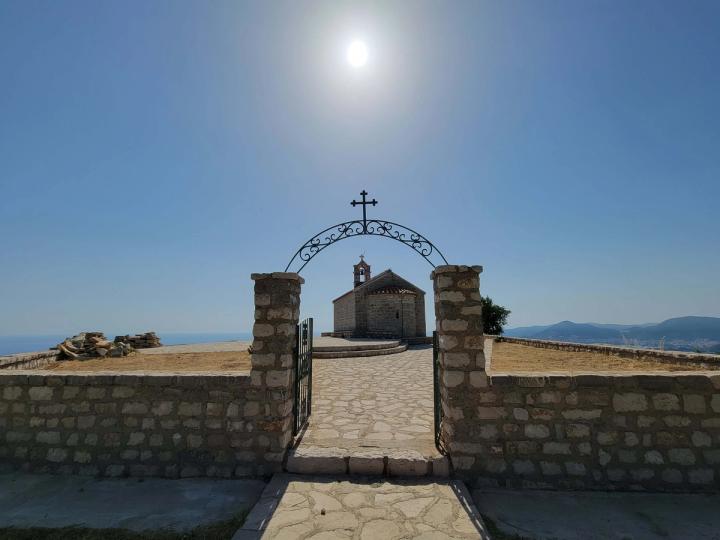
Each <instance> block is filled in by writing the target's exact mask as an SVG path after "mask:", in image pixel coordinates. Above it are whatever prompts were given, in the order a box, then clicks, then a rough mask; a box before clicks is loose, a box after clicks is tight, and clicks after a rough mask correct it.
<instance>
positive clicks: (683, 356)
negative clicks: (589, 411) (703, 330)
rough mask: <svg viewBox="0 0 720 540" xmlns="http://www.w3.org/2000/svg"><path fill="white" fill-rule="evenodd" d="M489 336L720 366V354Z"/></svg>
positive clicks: (535, 344)
mask: <svg viewBox="0 0 720 540" xmlns="http://www.w3.org/2000/svg"><path fill="white" fill-rule="evenodd" d="M488 337H492V338H494V339H495V340H496V341H504V342H507V343H517V344H518V345H527V346H529V347H537V348H540V349H553V350H558V351H572V352H594V353H600V354H606V355H608V356H618V357H620V358H629V359H631V360H643V359H652V360H653V361H654V362H668V363H672V364H675V363H677V362H687V363H690V364H696V365H699V366H705V367H707V368H712V369H715V368H718V367H720V355H717V354H705V353H691V352H681V351H662V350H660V349H640V348H633V347H620V346H618V345H599V344H592V343H568V342H565V341H551V340H545V339H529V338H516V337H507V336H488Z"/></svg>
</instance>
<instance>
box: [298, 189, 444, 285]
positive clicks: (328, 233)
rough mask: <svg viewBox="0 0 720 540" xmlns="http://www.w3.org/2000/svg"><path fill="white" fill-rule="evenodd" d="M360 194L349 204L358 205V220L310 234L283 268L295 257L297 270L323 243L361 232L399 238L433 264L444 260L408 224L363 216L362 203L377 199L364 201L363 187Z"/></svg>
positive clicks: (364, 210)
mask: <svg viewBox="0 0 720 540" xmlns="http://www.w3.org/2000/svg"><path fill="white" fill-rule="evenodd" d="M360 195H362V201H352V202H351V203H350V204H351V205H352V206H356V205H362V209H363V218H362V220H359V219H357V220H353V221H346V222H344V223H338V224H337V225H333V226H332V227H328V228H327V229H325V230H323V231H320V232H319V233H317V234H316V235H314V236H313V237H312V238H310V239H309V240H308V241H307V242H305V243H304V244H303V245H302V246H300V248H299V249H298V250H297V251H296V252H295V255H293V257H292V259H290V262H289V263H288V265H287V267H286V268H285V271H286V272H288V271H289V270H290V267H291V266H293V263H295V262H296V261H297V262H296V264H300V263H302V264H301V266H300V268H298V269H297V270H296V271H297V272H300V271H301V270H302V269H303V268H305V266H306V265H307V264H308V263H309V262H310V261H311V260H312V259H313V257H315V255H317V254H318V253H320V252H321V251H323V250H324V249H325V248H326V247H328V246H330V245H332V244H334V243H335V242H339V241H340V240H345V239H346V238H353V237H355V236H363V235H369V236H381V237H383V238H390V239H391V240H396V241H398V242H401V243H403V244H405V245H406V246H408V247H409V248H411V249H412V250H414V251H415V252H416V253H418V254H419V255H420V256H421V257H422V258H423V259H425V260H426V261H427V262H428V263H429V264H430V266H432V267H433V268H434V267H435V266H437V265H438V264H443V263H444V264H448V262H447V259H446V258H445V256H444V255H443V254H442V253H441V252H440V250H439V249H438V248H437V246H436V245H435V244H433V243H432V242H431V241H430V240H428V239H427V238H426V237H425V236H423V235H422V234H420V233H419V232H417V231H415V230H413V229H411V228H410V227H406V226H405V225H401V224H399V223H394V222H392V221H388V220H385V219H367V214H366V207H367V206H368V205H372V206H375V205H376V204H377V201H376V200H375V199H373V200H372V201H366V200H365V196H366V195H367V192H366V191H363V192H362V193H360Z"/></svg>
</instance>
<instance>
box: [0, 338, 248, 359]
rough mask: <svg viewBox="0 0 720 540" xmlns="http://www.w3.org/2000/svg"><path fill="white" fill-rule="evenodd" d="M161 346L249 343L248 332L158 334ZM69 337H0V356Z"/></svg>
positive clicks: (33, 349)
mask: <svg viewBox="0 0 720 540" xmlns="http://www.w3.org/2000/svg"><path fill="white" fill-rule="evenodd" d="M127 333H128V332H122V333H120V332H118V333H117V334H113V333H110V332H105V335H106V336H107V337H108V339H113V338H114V337H115V336H116V335H125V334H127ZM157 334H158V337H159V338H160V341H161V342H162V344H163V345H188V344H191V343H212V342H214V341H251V340H252V334H251V333H250V332H158V333H157ZM67 337H70V336H68V335H63V334H46V335H34V336H31V335H27V336H0V356H2V355H6V354H15V353H22V352H37V351H45V350H47V349H49V348H50V347H54V346H55V345H57V344H58V343H61V342H62V341H63V340H64V339H65V338H67Z"/></svg>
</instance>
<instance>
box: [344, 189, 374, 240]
mask: <svg viewBox="0 0 720 540" xmlns="http://www.w3.org/2000/svg"><path fill="white" fill-rule="evenodd" d="M367 194H368V192H367V191H365V190H364V189H363V190H362V191H361V192H360V195H362V201H356V200H355V199H353V200H352V201H351V202H350V204H351V205H352V206H353V208H354V207H355V206H357V205H358V204H360V205H362V210H363V232H367V206H368V205H369V204H371V205H372V206H376V205H377V203H378V202H377V201H376V200H375V199H373V200H372V201H366V200H365V196H366V195H367Z"/></svg>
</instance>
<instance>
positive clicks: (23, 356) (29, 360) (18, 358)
mask: <svg viewBox="0 0 720 540" xmlns="http://www.w3.org/2000/svg"><path fill="white" fill-rule="evenodd" d="M59 356H60V351H57V350H49V351H40V352H30V353H20V354H11V355H9V356H0V370H3V369H7V370H10V369H38V368H42V367H45V366H47V365H48V364H52V363H53V362H57V360H58V358H59Z"/></svg>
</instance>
